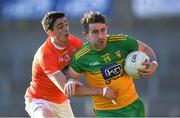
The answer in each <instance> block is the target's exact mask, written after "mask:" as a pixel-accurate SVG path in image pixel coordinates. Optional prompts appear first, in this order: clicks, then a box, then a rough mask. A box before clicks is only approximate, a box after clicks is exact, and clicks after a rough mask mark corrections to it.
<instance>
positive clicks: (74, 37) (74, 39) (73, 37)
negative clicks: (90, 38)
mask: <svg viewBox="0 0 180 118" xmlns="http://www.w3.org/2000/svg"><path fill="white" fill-rule="evenodd" d="M69 41H73V42H76V41H81V39H80V38H78V37H77V36H75V35H73V34H69Z"/></svg>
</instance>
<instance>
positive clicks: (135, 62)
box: [124, 51, 149, 78]
mask: <svg viewBox="0 0 180 118" xmlns="http://www.w3.org/2000/svg"><path fill="white" fill-rule="evenodd" d="M146 61H149V57H148V56H147V55H146V54H145V53H144V52H141V51H133V52H131V53H129V54H128V56H127V57H126V59H125V65H124V70H125V72H126V73H127V74H128V75H130V76H132V77H133V78H140V75H139V74H138V69H144V68H146V66H145V65H142V63H144V62H146Z"/></svg>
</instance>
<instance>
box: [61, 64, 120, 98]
mask: <svg viewBox="0 0 180 118" xmlns="http://www.w3.org/2000/svg"><path fill="white" fill-rule="evenodd" d="M67 77H68V78H69V79H68V82H67V83H66V84H65V86H64V91H65V94H66V95H67V96H68V97H70V96H104V97H106V98H108V99H115V98H116V96H117V94H116V93H115V92H114V91H113V90H112V89H110V88H91V87H85V86H83V85H82V84H81V83H80V82H79V81H78V79H79V77H80V73H77V72H75V71H74V70H73V68H71V67H70V68H69V69H68V76H67Z"/></svg>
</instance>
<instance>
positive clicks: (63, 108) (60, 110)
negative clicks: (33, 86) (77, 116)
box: [25, 99, 74, 118]
mask: <svg viewBox="0 0 180 118" xmlns="http://www.w3.org/2000/svg"><path fill="white" fill-rule="evenodd" d="M44 108H46V109H49V110H51V111H52V112H53V113H55V115H56V117H62V118H63V117H64V118H65V117H66V118H67V117H68V118H74V114H73V112H72V109H71V106H70V101H69V100H66V101H64V102H63V103H61V104H57V103H53V102H49V101H47V100H43V99H32V100H31V101H30V102H29V100H25V110H26V111H27V112H28V114H29V115H30V116H31V117H32V118H33V116H34V113H35V111H37V110H42V109H44Z"/></svg>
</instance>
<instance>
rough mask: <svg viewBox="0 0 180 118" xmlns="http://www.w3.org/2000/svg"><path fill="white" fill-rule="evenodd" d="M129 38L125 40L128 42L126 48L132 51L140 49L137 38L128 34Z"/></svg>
mask: <svg viewBox="0 0 180 118" xmlns="http://www.w3.org/2000/svg"><path fill="white" fill-rule="evenodd" d="M126 38H127V40H125V44H126V49H127V50H128V51H129V52H131V51H136V50H138V42H137V40H136V39H134V38H133V37H131V36H127V35H126Z"/></svg>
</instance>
